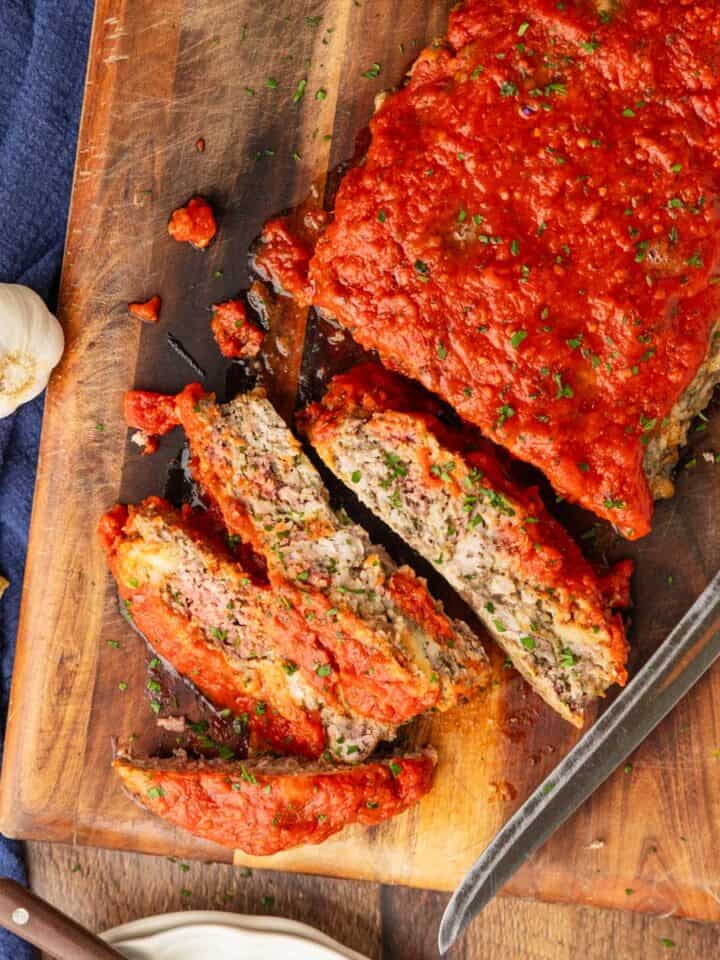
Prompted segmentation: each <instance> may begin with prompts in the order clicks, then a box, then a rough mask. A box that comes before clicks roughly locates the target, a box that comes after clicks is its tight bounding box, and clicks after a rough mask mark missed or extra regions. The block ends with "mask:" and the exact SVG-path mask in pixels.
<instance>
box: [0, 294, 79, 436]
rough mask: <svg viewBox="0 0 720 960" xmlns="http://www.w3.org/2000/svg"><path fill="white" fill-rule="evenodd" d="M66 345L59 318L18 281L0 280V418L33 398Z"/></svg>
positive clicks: (44, 382)
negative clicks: (3, 281)
mask: <svg viewBox="0 0 720 960" xmlns="http://www.w3.org/2000/svg"><path fill="white" fill-rule="evenodd" d="M64 348H65V336H64V334H63V330H62V327H61V326H60V323H59V321H58V320H57V319H56V318H55V317H54V316H53V315H52V313H50V311H49V310H48V308H47V307H46V306H45V303H44V302H43V300H42V299H41V298H40V297H39V296H38V295H37V294H36V293H35V291H34V290H31V289H30V288H29V287H24V286H22V285H21V284H19V283H0V420H1V419H2V418H3V417H7V416H9V415H10V414H11V413H12V412H13V411H14V410H16V409H17V408H18V407H19V406H20V404H21V403H27V401H28V400H32V399H33V397H36V396H37V395H38V394H39V393H40V392H41V391H42V390H44V389H45V387H46V386H47V382H48V380H49V378H50V374H51V373H52V370H53V367H55V366H56V364H57V363H58V361H59V360H60V357H61V356H62V353H63V350H64Z"/></svg>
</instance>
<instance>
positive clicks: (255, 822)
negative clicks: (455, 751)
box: [114, 750, 436, 856]
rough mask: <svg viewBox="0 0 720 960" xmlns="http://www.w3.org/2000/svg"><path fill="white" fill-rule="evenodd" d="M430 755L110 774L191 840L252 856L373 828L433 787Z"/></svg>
mask: <svg viewBox="0 0 720 960" xmlns="http://www.w3.org/2000/svg"><path fill="white" fill-rule="evenodd" d="M435 763H436V757H435V753H434V752H433V751H432V750H425V751H422V752H420V753H415V754H406V755H397V756H393V757H389V758H387V759H382V760H373V761H369V762H366V763H362V764H359V765H357V766H354V767H338V766H332V765H330V764H327V763H308V762H306V761H299V760H297V759H294V760H293V759H262V760H254V761H250V760H248V761H246V762H245V763H238V762H232V763H228V762H222V761H207V760H205V761H188V760H186V759H184V758H182V757H179V758H175V759H172V760H145V761H140V760H131V759H129V758H123V757H121V758H118V759H116V760H115V762H114V768H115V771H116V773H117V774H118V776H119V777H120V779H121V780H122V782H123V784H124V786H125V787H126V788H127V789H128V790H129V791H130V793H131V794H132V795H133V797H135V798H136V799H137V800H138V801H139V802H140V803H141V804H142V805H143V806H145V807H147V808H148V809H149V810H151V811H152V812H153V813H155V814H157V815H158V816H159V817H162V818H163V819H164V820H168V821H169V822H170V823H173V824H175V825H176V826H178V827H181V828H182V829H183V830H188V831H189V832H190V833H193V834H195V836H198V837H202V838H203V839H205V840H212V841H214V842H215V843H220V844H222V845H223V846H224V847H229V848H231V849H237V850H243V851H244V852H245V853H248V854H251V855H253V856H268V855H270V854H273V853H277V852H278V851H280V850H287V849H289V848H290V847H296V846H299V845H300V844H305V843H321V842H322V841H323V840H326V839H327V838H328V837H329V836H331V835H332V834H334V833H337V832H338V831H339V830H342V829H343V827H346V826H348V825H349V824H352V823H358V824H363V825H367V826H370V825H374V824H377V823H382V822H383V821H384V820H388V819H389V818H390V817H394V816H397V814H399V813H402V812H403V811H404V810H407V809H408V808H409V807H411V806H413V805H414V804H416V803H417V802H418V801H419V800H420V799H421V797H423V796H424V795H425V794H426V793H427V792H428V790H429V789H430V787H431V785H432V779H433V772H434V769H435Z"/></svg>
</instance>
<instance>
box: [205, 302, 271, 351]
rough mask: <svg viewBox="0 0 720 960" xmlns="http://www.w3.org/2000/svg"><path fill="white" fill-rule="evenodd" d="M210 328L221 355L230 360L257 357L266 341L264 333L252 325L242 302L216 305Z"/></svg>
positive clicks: (213, 309) (214, 305)
mask: <svg viewBox="0 0 720 960" xmlns="http://www.w3.org/2000/svg"><path fill="white" fill-rule="evenodd" d="M212 312H213V316H212V321H211V323H210V326H211V328H212V332H213V336H214V337H215V342H216V343H217V345H218V347H219V349H220V353H221V354H222V355H223V356H224V357H228V358H229V359H233V360H239V359H242V358H243V357H255V356H257V355H258V353H259V352H260V349H261V347H262V344H263V340H264V339H265V334H264V333H263V331H262V330H261V329H260V328H259V327H256V326H255V324H253V323H250V321H249V320H248V318H247V311H246V309H245V305H244V304H243V302H242V300H224V301H223V302H222V303H214V304H213V308H212Z"/></svg>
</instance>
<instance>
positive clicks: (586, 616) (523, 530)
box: [301, 365, 632, 726]
mask: <svg viewBox="0 0 720 960" xmlns="http://www.w3.org/2000/svg"><path fill="white" fill-rule="evenodd" d="M405 384H407V382H406V381H403V380H401V378H399V377H396V376H395V375H393V374H390V373H388V372H387V371H384V370H383V369H382V368H380V367H377V366H370V365H367V366H362V367H358V368H356V369H355V370H354V371H351V372H350V373H349V374H345V375H342V376H340V377H336V378H335V380H333V381H332V383H331V385H330V388H329V390H328V392H327V394H326V397H325V399H324V400H323V401H322V402H321V403H319V404H316V405H315V406H313V407H311V408H309V409H308V410H306V411H305V412H304V415H303V416H302V418H301V425H302V428H303V429H304V430H305V431H306V432H307V434H308V436H309V439H310V441H311V442H312V444H313V445H314V447H315V448H316V450H317V451H318V453H319V454H320V456H321V457H322V458H323V460H324V461H325V463H326V464H327V466H328V467H329V468H330V469H331V470H332V471H333V472H334V473H336V474H337V475H338V477H340V479H341V480H343V481H344V482H345V483H346V484H347V485H348V486H349V487H350V488H351V489H352V490H353V491H354V492H355V493H356V494H357V495H358V496H359V497H360V499H361V500H362V501H363V502H364V503H366V504H367V505H368V506H369V507H370V509H372V510H373V511H374V512H375V513H376V514H377V515H378V516H380V517H381V519H382V520H384V521H385V522H386V523H387V524H388V525H389V526H390V527H392V528H393V529H394V530H395V531H396V532H397V533H398V534H399V535H400V536H402V537H403V538H404V539H405V540H406V542H407V543H409V544H410V545H411V546H412V547H413V548H414V549H415V550H417V551H418V552H419V553H420V554H422V555H423V556H424V557H425V558H426V559H427V560H429V561H430V562H431V563H433V564H434V565H435V567H436V569H437V570H438V571H439V572H440V573H441V574H442V575H443V576H444V577H445V578H446V579H447V580H448V582H449V583H450V584H451V585H452V586H453V587H454V588H455V589H456V590H457V591H458V593H459V594H460V595H461V596H462V597H463V599H464V600H465V601H466V602H467V603H468V604H469V605H470V606H471V607H472V608H473V610H474V611H475V613H477V615H478V616H479V617H480V618H481V619H482V620H483V622H484V623H485V626H486V627H487V628H488V630H489V631H490V633H491V634H492V635H493V636H494V637H495V639H496V640H497V642H498V643H499V644H500V645H501V646H502V647H503V649H504V650H505V651H506V652H507V654H508V655H509V656H510V658H511V659H512V661H513V663H514V665H515V666H516V667H517V669H518V670H519V671H520V672H521V673H522V674H523V676H524V677H525V678H526V679H527V680H528V681H529V682H530V683H531V685H532V686H533V687H534V688H535V689H536V690H537V692H538V693H539V694H540V695H541V696H542V697H543V698H544V699H545V700H546V701H547V702H548V703H549V704H550V705H551V706H552V707H553V708H554V709H555V710H557V711H558V712H559V713H560V714H561V715H562V716H563V717H565V719H567V720H569V721H570V722H571V723H574V724H576V725H578V726H580V725H582V723H583V711H584V710H585V708H586V706H587V705H588V704H589V703H590V702H591V701H592V700H593V699H594V698H595V697H597V696H600V695H603V694H604V692H605V690H606V689H607V687H608V686H610V685H611V684H612V683H621V684H622V683H624V682H625V679H626V672H625V662H626V659H627V652H628V648H627V643H626V640H625V633H624V629H623V624H622V621H621V619H620V617H619V616H617V615H615V614H613V612H612V609H611V603H615V604H622V603H623V602H627V599H628V597H627V582H628V577H629V574H630V571H631V569H632V566H631V565H630V564H628V563H624V564H622V565H621V566H620V567H619V568H618V569H617V570H615V571H614V572H613V573H612V574H610V575H608V576H607V577H606V578H605V579H604V580H601V578H599V577H598V576H597V574H596V573H595V571H594V570H593V569H592V568H591V566H590V564H589V563H587V561H586V560H585V559H584V558H583V556H582V554H581V553H580V550H579V549H578V547H577V546H576V544H575V543H573V541H572V540H571V539H570V537H569V536H568V535H567V533H566V532H565V531H564V529H563V528H562V527H561V526H560V524H559V523H558V522H557V521H556V520H554V518H552V517H551V516H550V514H549V513H548V512H547V510H546V509H545V507H544V505H543V503H542V501H541V499H540V497H539V496H538V494H537V491H535V490H534V489H532V490H528V489H521V488H519V487H518V486H517V485H516V484H514V483H513V482H512V481H511V480H510V479H509V477H508V476H507V475H506V474H505V473H504V471H503V469H502V466H501V464H500V462H499V461H498V458H497V455H496V454H495V453H494V452H493V451H492V449H491V448H490V445H489V444H487V443H485V444H484V445H483V446H480V447H479V448H477V449H473V442H472V441H473V437H472V433H473V431H468V430H464V431H454V430H452V429H450V428H448V427H446V426H444V425H443V424H442V423H441V422H440V421H439V420H437V418H436V417H435V416H434V415H433V414H432V412H430V410H431V404H430V403H428V401H426V400H424V398H423V397H422V396H421V395H420V391H418V390H417V389H416V388H413V387H411V386H409V385H407V386H406V385H405ZM481 443H482V441H481Z"/></svg>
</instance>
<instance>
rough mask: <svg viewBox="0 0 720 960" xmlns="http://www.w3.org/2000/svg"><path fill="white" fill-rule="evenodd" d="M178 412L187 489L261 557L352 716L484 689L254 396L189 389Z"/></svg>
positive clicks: (476, 665)
mask: <svg viewBox="0 0 720 960" xmlns="http://www.w3.org/2000/svg"><path fill="white" fill-rule="evenodd" d="M177 406H178V411H179V415H180V417H181V420H182V423H183V426H184V428H185V431H186V433H187V436H188V439H189V441H190V446H191V449H192V455H193V456H192V463H193V469H194V471H195V473H196V476H197V478H198V480H199V481H200V483H201V485H202V486H203V488H204V489H205V490H206V491H207V493H208V495H209V497H210V498H211V499H212V500H213V501H214V502H215V503H216V504H217V505H218V507H219V509H220V511H221V512H222V515H223V518H224V520H225V523H226V525H227V527H228V529H229V530H230V531H231V532H232V533H233V534H237V535H238V536H240V537H241V538H243V539H245V540H247V541H248V542H250V543H251V544H252V545H253V547H254V548H255V550H256V551H257V552H258V553H259V554H261V555H262V556H264V558H265V559H266V561H267V565H268V575H269V578H270V581H271V583H272V585H273V587H274V589H275V590H276V591H277V592H278V594H279V595H280V596H281V597H282V598H283V602H285V603H286V604H289V605H290V606H291V607H293V608H296V609H302V610H304V611H307V613H306V618H307V615H308V614H309V615H310V617H311V622H312V625H313V628H314V630H315V631H316V632H317V636H318V638H319V640H320V642H321V644H322V645H323V647H324V648H325V649H326V650H327V651H328V653H329V655H330V657H331V658H332V662H333V664H334V669H336V670H337V672H338V674H339V677H340V683H341V686H342V689H343V691H344V695H345V697H346V701H347V703H348V705H349V706H350V707H351V708H352V709H353V710H354V712H356V713H358V714H360V715H363V716H367V717H372V718H374V719H376V720H377V721H378V722H381V723H391V724H397V723H402V722H404V721H406V720H409V719H411V718H412V717H414V716H417V715H418V714H420V713H422V712H424V711H425V710H427V709H429V708H430V707H435V708H439V709H445V708H447V707H450V706H452V705H453V704H455V703H457V702H458V699H460V698H462V697H465V696H466V695H468V693H469V692H472V693H473V694H476V693H477V692H478V691H479V690H480V689H481V688H482V687H483V686H484V685H485V683H486V681H487V669H488V668H487V661H486V658H485V654H484V651H483V649H482V645H481V644H480V642H479V641H478V639H477V638H476V637H475V636H474V635H473V634H472V632H471V631H470V630H469V629H468V628H467V627H466V626H465V625H464V624H462V623H460V622H458V621H450V620H448V618H447V617H446V616H445V614H444V613H443V612H442V609H441V607H440V606H439V605H438V604H437V603H436V602H435V601H434V600H433V599H432V598H431V597H430V595H429V593H428V592H427V588H426V586H425V584H424V583H422V582H421V581H418V580H417V578H415V576H414V574H413V573H412V571H410V570H409V569H407V568H405V569H403V570H397V568H396V567H395V566H394V564H392V562H391V560H390V558H389V557H388V556H387V554H386V553H385V552H384V551H383V550H381V549H380V548H377V547H374V546H373V545H372V544H371V543H370V542H369V539H368V537H367V534H366V533H365V531H364V530H362V528H360V527H358V526H357V525H355V524H353V523H351V522H350V521H349V520H348V518H346V517H344V516H339V515H338V514H336V513H334V512H333V511H332V510H331V509H330V506H329V502H328V495H327V492H326V490H325V488H324V486H323V484H322V481H321V479H320V477H319V474H318V473H317V471H316V470H315V469H314V467H313V466H312V464H311V463H310V461H309V460H308V459H307V457H306V456H305V455H304V454H303V452H302V449H301V447H300V444H299V443H298V442H297V440H296V439H295V438H294V437H293V435H292V434H291V432H290V431H289V430H288V429H287V427H286V425H285V424H284V423H283V421H282V420H281V418H280V417H279V416H278V414H277V413H276V411H275V410H274V409H273V407H272V406H271V405H270V403H269V402H268V401H267V400H266V399H265V397H264V396H263V395H262V394H261V393H259V392H253V393H250V394H245V395H242V396H240V397H237V398H236V399H235V400H234V401H232V403H229V404H226V405H224V406H222V407H219V406H217V405H216V404H215V402H214V399H213V398H212V397H211V396H209V395H205V394H203V391H202V389H201V388H199V387H198V386H197V385H195V386H191V387H189V388H186V390H185V391H183V393H182V394H180V395H179V397H178V404H177ZM408 582H411V583H412V584H413V585H414V589H412V590H410V589H408V587H407V585H408Z"/></svg>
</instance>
